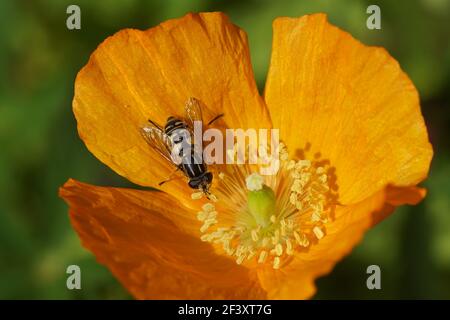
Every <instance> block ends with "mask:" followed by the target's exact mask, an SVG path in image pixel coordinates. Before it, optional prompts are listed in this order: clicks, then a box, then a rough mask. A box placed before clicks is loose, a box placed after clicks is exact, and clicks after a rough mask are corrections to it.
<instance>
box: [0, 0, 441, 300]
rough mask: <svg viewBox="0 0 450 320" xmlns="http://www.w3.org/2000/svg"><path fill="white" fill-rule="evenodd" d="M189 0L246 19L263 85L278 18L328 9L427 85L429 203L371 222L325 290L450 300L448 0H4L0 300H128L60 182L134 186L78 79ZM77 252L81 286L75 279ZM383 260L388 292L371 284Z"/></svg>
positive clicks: (0, 22)
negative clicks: (112, 156)
mask: <svg viewBox="0 0 450 320" xmlns="http://www.w3.org/2000/svg"><path fill="white" fill-rule="evenodd" d="M70 4H77V5H79V6H80V7H81V25H82V29H81V30H74V31H70V30H68V29H67V28H66V18H67V14H66V8H67V6H68V5H70ZM369 4H378V5H379V6H380V7H381V16H382V29H381V30H368V29H367V28H366V19H367V17H368V15H367V14H366V8H367V6H368V5H369ZM188 11H223V12H225V13H227V14H228V15H229V16H230V18H231V20H232V21H233V22H234V23H235V24H237V25H239V26H240V27H242V28H243V29H244V30H246V31H247V33H248V36H249V40H250V46H251V53H252V59H253V65H254V69H255V74H256V78H257V81H258V85H259V87H260V89H261V90H262V89H263V86H264V81H265V75H266V72H267V68H268V62H269V56H270V48H271V36H272V31H271V23H272V20H273V19H274V18H275V17H277V16H301V15H304V14H307V13H313V12H326V13H328V15H329V19H330V20H331V22H332V23H334V24H336V25H338V26H340V27H342V28H344V29H346V30H348V31H350V32H351V33H352V34H353V35H354V36H355V37H356V38H358V39H360V40H362V41H363V42H365V43H366V44H373V45H381V46H384V47H386V48H387V49H388V50H389V52H390V53H391V54H392V55H393V56H394V57H395V58H396V59H398V60H399V61H400V64H401V66H402V67H403V69H404V70H405V71H406V72H407V73H408V74H409V75H410V77H411V78H412V80H413V82H414V83H415V84H416V86H417V87H418V89H419V91H420V94H421V99H422V110H423V113H424V116H425V119H426V122H427V125H428V128H429V132H430V137H431V140H432V143H433V145H434V149H435V157H434V160H433V164H432V170H431V174H430V177H429V179H428V180H427V181H426V182H425V184H424V185H425V186H426V187H427V188H428V189H429V195H428V196H427V198H426V201H424V202H423V203H421V204H420V205H418V206H416V207H403V208H401V209H398V210H397V211H396V213H395V214H394V215H392V216H391V217H390V218H389V219H387V220H385V221H383V222H382V223H381V224H380V225H378V226H377V227H376V228H374V229H373V230H371V231H370V232H369V233H368V234H367V235H366V237H365V239H364V241H363V242H362V243H361V244H360V245H359V246H358V247H357V248H356V249H355V250H354V251H353V253H352V254H351V255H350V256H349V257H347V258H346V259H344V260H343V261H342V262H340V263H339V264H338V265H337V267H336V268H335V270H334V271H333V273H332V274H330V275H329V276H327V277H324V278H322V279H320V280H319V281H318V287H319V291H318V294H317V296H316V298H361V299H365V298H380V299H390V298H447V299H448V298H450V198H449V194H450V179H449V177H450V161H449V158H450V152H449V151H450V148H449V140H448V136H449V133H450V127H449V111H450V110H449V100H450V97H449V95H450V85H449V83H450V46H449V38H450V37H449V36H450V34H449V31H450V1H446V0H429V1H426V0H423V1H354V0H352V1H336V0H335V1H331V0H330V1H323V0H322V1H321V0H311V1H300V0H291V1H280V0H270V1H267V0H253V1H237V0H236V1H230V0H228V1H225V0H222V1H221V0H196V1H194V0H190V1H187V0H177V1H174V0H172V1H171V0H165V1H163V0H161V1H141V0H121V1H112V0H102V1H88V0H78V1H72V0H70V1H66V0H41V1H19V0H18V1H9V0H6V1H5V0H2V1H0V77H1V78H0V143H1V144H0V146H1V151H0V298H11V299H16V298H31V299H36V298H42V299H43V298H51V299H73V298H78V299H93V298H99V299H114V298H130V296H129V295H128V294H127V293H126V291H125V290H124V289H123V288H122V287H121V286H120V285H119V283H118V282H117V281H116V280H115V279H114V278H113V277H112V275H111V274H110V272H109V271H108V270H107V269H106V268H104V267H103V266H101V265H99V264H97V263H96V262H95V259H94V257H93V256H92V255H91V254H90V253H89V252H87V251H86V250H84V249H83V248H82V247H81V245H80V243H79V239H78V237H77V236H76V234H75V232H74V231H73V230H72V228H71V226H70V224H69V220H68V216H67V207H66V205H65V203H64V202H63V201H62V200H61V199H59V198H58V196H57V191H58V187H59V186H60V185H62V184H63V183H64V182H65V181H66V180H67V179H68V178H69V177H73V178H76V179H79V180H81V181H84V182H89V183H92V184H97V185H111V186H131V185H130V183H129V182H127V181H125V180H124V179H122V178H120V177H119V176H118V175H116V174H115V173H114V172H112V171H111V170H109V169H108V168H107V167H105V166H104V165H102V164H101V163H100V162H99V161H97V160H96V159H95V158H94V157H93V156H92V155H91V154H90V153H89V152H88V151H87V149H86V148H85V146H84V145H83V143H82V142H81V140H80V139H79V138H78V136H77V132H76V127H75V120H74V117H73V114H72V111H71V99H72V96H73V83H74V79H75V75H76V73H77V72H78V70H79V69H80V68H81V67H82V66H83V65H84V64H85V63H86V62H87V59H88V57H89V55H90V53H91V52H92V51H93V50H94V49H95V48H96V46H97V45H98V44H99V43H100V42H101V41H102V40H103V39H105V38H106V37H107V36H109V35H111V34H113V33H114V32H116V31H118V30H120V29H123V28H126V27H134V28H140V29H147V28H149V27H152V26H155V25H157V24H158V23H160V22H162V21H164V20H166V19H169V18H174V17H179V16H182V15H184V14H185V13H187V12H188ZM70 264H78V265H79V266H80V267H81V270H82V290H74V291H69V290H67V289H66V285H65V281H66V276H67V275H66V273H65V270H66V267H67V266H68V265H70ZM371 264H377V265H379V266H380V267H381V271H382V290H373V291H370V290H368V289H367V288H366V278H367V275H366V268H367V266H368V265H371Z"/></svg>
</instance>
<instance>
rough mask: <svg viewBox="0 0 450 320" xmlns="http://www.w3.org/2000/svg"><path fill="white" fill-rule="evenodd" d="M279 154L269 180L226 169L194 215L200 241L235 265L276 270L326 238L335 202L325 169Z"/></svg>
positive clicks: (244, 168)
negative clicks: (253, 263) (220, 251)
mask: <svg viewBox="0 0 450 320" xmlns="http://www.w3.org/2000/svg"><path fill="white" fill-rule="evenodd" d="M278 149H279V159H280V169H279V170H278V172H277V173H276V174H275V175H273V176H264V177H263V176H261V175H259V174H258V173H256V172H255V171H254V169H255V167H250V165H247V164H244V165H231V166H227V167H226V170H225V172H220V173H219V175H218V176H219V179H216V180H214V183H213V186H212V189H213V191H214V193H215V194H216V195H217V196H218V197H211V196H209V200H211V201H210V202H208V203H206V204H204V205H203V206H202V208H201V211H200V212H198V214H197V218H198V220H200V221H201V222H202V225H201V227H200V231H201V233H202V235H201V240H202V241H206V242H210V243H212V244H213V245H217V246H220V247H221V248H222V249H223V252H224V253H225V254H227V255H229V256H231V257H233V259H235V261H236V263H237V264H247V263H249V262H247V261H251V260H253V259H255V260H256V262H257V263H258V264H264V263H269V264H272V267H273V268H274V269H279V268H280V267H281V266H282V265H283V261H284V259H286V258H287V256H292V255H294V254H295V252H296V251H301V250H304V249H303V248H306V247H308V246H310V245H314V244H315V243H316V242H317V241H313V240H314V239H317V240H319V241H320V240H321V239H322V238H323V237H324V236H325V231H324V230H325V228H324V224H325V223H326V222H327V221H329V220H330V212H331V210H332V208H333V206H334V202H332V199H336V198H337V197H335V196H334V195H333V194H332V191H331V190H330V186H329V181H330V179H329V176H328V174H327V167H326V166H324V165H323V164H322V163H320V164H319V162H318V161H316V160H315V161H310V160H307V159H302V160H297V161H296V160H289V158H288V153H287V150H286V147H285V146H284V145H281V144H280V146H279V148H278ZM194 194H196V196H194ZM194 194H193V198H194V197H197V198H198V199H200V198H201V197H202V196H203V194H202V193H201V192H200V193H194ZM217 199H219V200H218V201H219V202H220V209H217V208H216V205H215V203H214V201H213V200H217ZM333 201H334V200H333ZM268 257H269V258H268ZM287 261H288V260H287Z"/></svg>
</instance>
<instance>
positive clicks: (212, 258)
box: [60, 180, 265, 299]
mask: <svg viewBox="0 0 450 320" xmlns="http://www.w3.org/2000/svg"><path fill="white" fill-rule="evenodd" d="M60 196H61V197H62V198H64V199H65V200H66V202H67V203H68V204H69V206H70V219H71V222H72V224H73V227H74V228H75V230H76V231H77V233H78V235H79V236H80V238H81V240H82V244H83V246H84V247H86V248H87V249H88V250H90V251H91V252H92V253H93V254H94V255H95V256H96V258H97V260H98V261H99V262H100V263H102V264H104V265H106V266H107V267H108V268H109V269H110V270H111V272H112V273H113V274H114V275H115V276H116V277H117V278H118V279H119V281H120V282H121V283H122V284H123V285H124V287H126V288H127V289H128V290H129V291H130V293H131V294H132V295H133V296H135V297H136V298H138V299H219V298H225V299H259V298H264V296H265V294H264V292H263V291H262V289H261V288H260V286H259V284H258V281H257V279H255V275H254V273H250V272H249V270H248V269H246V268H244V267H242V266H238V265H237V264H236V263H235V262H234V261H233V260H230V259H228V258H225V257H223V256H219V255H217V254H216V253H214V250H213V249H212V247H211V245H209V244H208V243H205V242H202V241H200V239H199V238H198V236H196V235H195V233H198V227H199V223H198V221H197V222H196V221H195V219H194V218H192V217H193V213H192V211H191V210H188V209H187V208H185V207H184V206H182V205H181V204H180V203H179V202H178V201H177V200H176V199H175V198H173V197H172V196H170V195H168V194H165V193H163V192H157V191H137V190H131V189H120V188H107V187H97V186H92V185H88V184H84V183H80V182H77V181H74V180H69V181H68V182H67V183H66V184H65V185H64V186H63V187H62V188H61V189H60ZM169 204H170V205H169Z"/></svg>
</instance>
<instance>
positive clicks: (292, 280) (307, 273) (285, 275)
mask: <svg viewBox="0 0 450 320" xmlns="http://www.w3.org/2000/svg"><path fill="white" fill-rule="evenodd" d="M385 200H386V195H385V192H384V191H380V192H377V193H376V194H375V195H373V196H372V197H370V198H368V199H366V200H364V201H362V202H360V203H358V204H354V205H349V206H342V207H339V208H336V212H335V219H334V220H333V221H332V222H329V223H327V224H326V235H325V236H324V237H323V238H322V239H320V241H319V242H317V243H316V244H313V245H311V246H310V247H309V248H308V250H305V251H301V252H298V253H296V255H295V256H294V260H293V261H291V262H290V263H289V264H287V265H286V266H282V267H281V268H280V269H279V270H275V271H274V270H273V269H272V268H270V267H266V268H262V269H259V270H258V276H259V279H260V283H261V286H262V287H263V288H264V289H265V290H266V291H267V297H268V299H306V298H310V297H311V296H313V295H314V293H315V292H316V288H315V285H314V280H315V279H316V278H317V277H319V276H322V275H325V274H327V273H329V272H330V271H331V270H332V269H333V267H334V265H335V264H336V263H337V262H338V261H340V260H341V259H342V258H343V257H344V256H346V255H347V254H349V253H350V251H351V250H352V249H353V247H354V246H355V245H356V244H357V243H359V242H360V241H361V239H362V237H363V235H364V232H365V231H366V230H368V229H369V228H370V227H371V226H372V225H373V220H374V219H375V217H378V216H380V215H382V216H386V215H388V214H390V213H392V211H393V210H394V208H395V207H394V206H392V205H390V204H386V205H385V204H384V203H385Z"/></svg>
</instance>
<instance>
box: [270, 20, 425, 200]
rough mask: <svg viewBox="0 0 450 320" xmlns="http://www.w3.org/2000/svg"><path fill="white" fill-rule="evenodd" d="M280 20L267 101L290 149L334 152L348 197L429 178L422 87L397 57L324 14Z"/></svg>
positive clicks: (345, 197) (340, 181) (327, 154)
mask: <svg viewBox="0 0 450 320" xmlns="http://www.w3.org/2000/svg"><path fill="white" fill-rule="evenodd" d="M273 26H274V38H273V49H272V59H271V63H270V69H269V74H268V78H267V84H266V89H265V101H266V103H267V106H268V108H269V110H270V114H271V118H272V122H273V126H274V128H279V129H280V135H281V137H282V139H283V140H284V141H285V142H286V144H287V146H288V147H289V149H290V150H293V151H294V152H297V151H298V150H299V149H304V148H307V147H306V146H309V147H310V149H311V151H310V152H311V154H316V153H320V154H321V158H323V159H328V160H329V161H330V163H331V165H332V166H334V167H335V168H336V175H337V183H338V185H339V195H340V197H339V200H340V202H341V203H344V204H350V203H357V202H359V201H362V200H363V199H365V198H367V197H369V196H371V195H373V194H375V193H376V192H377V191H379V190H382V189H383V188H384V187H386V186H387V185H389V184H390V185H394V186H398V187H407V186H414V185H416V184H417V183H419V182H420V181H422V180H423V179H424V178H425V177H426V176H427V174H428V169H429V165H430V161H431V158H432V153H433V152H432V147H431V145H430V143H429V141H428V135H427V130H426V127H425V124H424V120H423V118H422V115H421V112H420V106H419V97H418V93H417V90H416V89H415V87H414V85H413V84H412V82H411V81H410V79H409V78H408V76H407V75H406V74H405V73H404V72H403V71H402V70H401V69H400V67H399V65H398V63H397V61H395V59H393V58H392V57H391V56H390V55H389V54H388V53H387V52H386V50H384V49H383V48H377V47H369V46H365V45H363V44H362V43H360V42H359V41H357V40H355V39H354V38H353V37H352V36H351V35H350V34H348V33H347V32H344V31H342V30H340V29H339V28H337V27H335V26H333V25H331V24H329V23H328V22H327V19H326V16H325V15H324V14H314V15H307V16H303V17H301V18H295V19H294V18H278V19H276V20H275V21H274V25H273Z"/></svg>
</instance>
